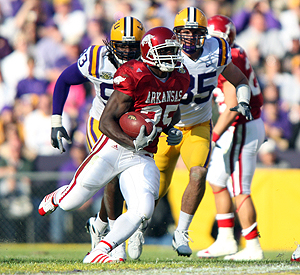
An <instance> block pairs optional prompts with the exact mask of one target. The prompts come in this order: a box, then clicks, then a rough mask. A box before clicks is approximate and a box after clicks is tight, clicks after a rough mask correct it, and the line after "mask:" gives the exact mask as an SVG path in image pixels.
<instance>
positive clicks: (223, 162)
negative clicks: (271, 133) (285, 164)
mask: <svg viewBox="0 0 300 275" xmlns="http://www.w3.org/2000/svg"><path fill="white" fill-rule="evenodd" d="M207 28H208V33H209V34H210V35H211V36H217V37H222V38H224V39H226V40H227V42H228V43H229V45H230V47H231V55H232V62H233V63H234V64H235V65H236V66H237V67H239V68H240V70H241V71H242V72H243V73H244V75H245V76H246V77H247V78H248V81H249V86H250V88H251V97H250V103H249V104H250V106H251V113H252V116H253V120H251V121H249V120H246V119H245V117H244V116H241V115H240V114H238V113H237V112H232V111H230V109H231V108H232V107H234V106H236V104H237V99H236V96H235V89H234V87H232V85H230V84H229V83H228V82H227V81H226V79H225V78H224V77H223V76H222V75H220V76H219V79H218V87H217V88H216V89H214V91H213V93H214V97H215V102H216V103H217V104H218V107H219V112H220V116H219V118H218V121H217V123H216V125H215V126H214V128H213V137H212V142H213V143H214V144H215V148H214V151H213V153H212V158H211V162H210V165H209V168H208V173H207V181H208V182H209V183H210V186H211V187H212V190H213V193H214V196H215V204H216V210H217V216H216V219H217V223H218V237H217V239H216V241H215V242H214V243H213V244H212V245H211V246H210V247H208V248H207V249H204V250H201V251H199V252H198V253H197V256H198V257H200V258H212V257H219V256H226V257H225V259H227V260H260V259H263V251H262V249H261V247H260V243H259V240H258V237H259V233H258V231H257V223H256V211H255V208H254V205H253V201H252V199H251V196H250V192H251V191H250V187H251V181H252V178H253V175H254V171H255V166H256V157H257V152H258V149H259V147H260V146H261V144H262V143H263V142H264V140H265V130H264V124H263V121H262V119H261V118H260V113H261V106H262V105H263V97H262V94H261V90H260V87H259V85H258V82H257V79H256V76H255V73H254V71H253V69H252V67H251V65H250V63H249V60H248V58H247V55H246V53H245V51H244V50H243V49H242V48H240V47H239V46H238V45H236V44H234V40H235V35H236V30H235V26H234V24H233V22H232V21H231V19H230V18H228V17H226V16H222V15H215V16H213V17H211V18H210V19H208V26H207ZM231 197H234V198H235V207H236V212H237V215H238V218H239V221H240V224H241V227H242V235H243V236H244V238H245V239H246V247H245V249H243V250H241V251H239V252H237V251H238V247H237V243H236V241H235V239H234V233H233V228H234V205H233V203H232V199H231Z"/></svg>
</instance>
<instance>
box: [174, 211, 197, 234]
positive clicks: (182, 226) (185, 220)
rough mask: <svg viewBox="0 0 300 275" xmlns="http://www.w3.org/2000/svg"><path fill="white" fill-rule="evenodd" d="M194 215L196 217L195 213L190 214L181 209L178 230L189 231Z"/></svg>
mask: <svg viewBox="0 0 300 275" xmlns="http://www.w3.org/2000/svg"><path fill="white" fill-rule="evenodd" d="M193 217H194V215H190V214H187V213H184V212H182V211H180V215H179V221H178V226H177V230H178V231H187V230H188V229H189V227H190V224H191V222H192V220H193Z"/></svg>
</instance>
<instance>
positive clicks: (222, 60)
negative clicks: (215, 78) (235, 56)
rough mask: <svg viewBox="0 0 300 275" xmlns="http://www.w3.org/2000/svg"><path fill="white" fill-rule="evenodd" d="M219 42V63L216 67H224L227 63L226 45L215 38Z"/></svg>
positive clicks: (221, 40)
mask: <svg viewBox="0 0 300 275" xmlns="http://www.w3.org/2000/svg"><path fill="white" fill-rule="evenodd" d="M217 39H218V42H219V61H218V66H224V65H226V63H227V52H228V44H227V43H226V42H225V40H224V39H223V38H217Z"/></svg>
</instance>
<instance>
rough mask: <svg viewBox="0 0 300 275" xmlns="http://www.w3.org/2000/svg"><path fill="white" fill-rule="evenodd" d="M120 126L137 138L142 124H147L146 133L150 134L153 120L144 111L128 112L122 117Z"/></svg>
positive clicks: (129, 134)
mask: <svg viewBox="0 0 300 275" xmlns="http://www.w3.org/2000/svg"><path fill="white" fill-rule="evenodd" d="M119 124H120V127H121V128H122V130H123V131H124V132H125V133H126V134H127V135H128V136H130V137H132V138H136V137H137V136H138V134H139V133H140V129H141V126H142V125H145V126H146V134H147V135H149V134H150V133H151V132H152V129H153V123H152V122H151V120H150V119H149V118H148V117H147V116H146V115H145V114H142V113H137V112H127V113H125V114H124V115H122V116H121V117H120V120H119Z"/></svg>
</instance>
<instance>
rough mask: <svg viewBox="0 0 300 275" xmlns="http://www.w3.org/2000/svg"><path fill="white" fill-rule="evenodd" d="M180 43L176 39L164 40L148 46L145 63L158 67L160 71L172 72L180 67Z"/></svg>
mask: <svg viewBox="0 0 300 275" xmlns="http://www.w3.org/2000/svg"><path fill="white" fill-rule="evenodd" d="M180 48H181V46H180V44H179V42H178V41H176V40H168V39H167V40H166V42H165V43H164V44H160V45H157V46H152V47H150V49H149V51H148V53H147V56H146V58H147V59H148V60H147V63H148V64H151V65H153V66H156V67H158V68H159V69H160V70H161V71H162V72H172V71H174V69H175V68H181V67H182V63H181V62H182V56H181V54H180Z"/></svg>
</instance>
